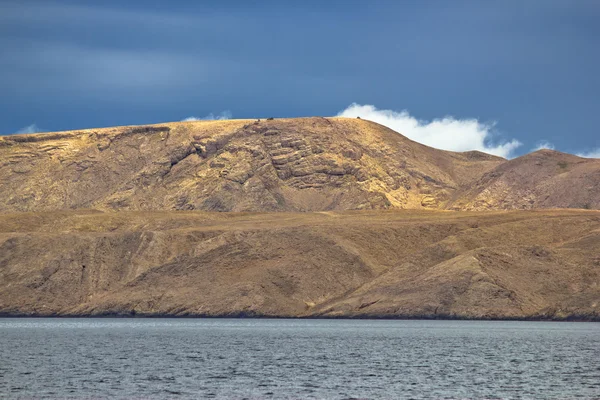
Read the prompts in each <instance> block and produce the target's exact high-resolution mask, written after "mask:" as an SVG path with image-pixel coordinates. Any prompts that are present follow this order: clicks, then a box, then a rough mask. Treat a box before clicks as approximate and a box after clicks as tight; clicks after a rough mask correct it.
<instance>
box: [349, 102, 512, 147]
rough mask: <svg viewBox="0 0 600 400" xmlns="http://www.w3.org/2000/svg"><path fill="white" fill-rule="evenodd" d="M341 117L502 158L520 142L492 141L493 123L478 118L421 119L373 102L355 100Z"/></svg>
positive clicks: (428, 142) (421, 140) (438, 144)
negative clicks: (383, 126) (375, 104)
mask: <svg viewBox="0 0 600 400" xmlns="http://www.w3.org/2000/svg"><path fill="white" fill-rule="evenodd" d="M338 116H339V117H361V118H363V119H367V120H369V121H373V122H377V123H379V124H381V125H385V126H387V127H388V128H391V129H393V130H395V131H396V132H399V133H401V134H402V135H404V136H406V137H408V138H409V139H412V140H414V141H416V142H419V143H422V144H425V145H427V146H431V147H435V148H438V149H442V150H451V151H469V150H479V151H483V152H486V153H490V154H494V155H497V156H501V157H507V158H508V157H511V155H512V153H513V152H514V150H515V149H517V148H518V147H519V146H521V142H519V141H518V140H516V139H512V140H511V141H509V142H496V143H493V142H492V139H493V136H494V135H495V134H494V132H493V128H494V124H493V123H491V124H488V123H482V122H479V121H478V120H477V119H456V118H454V117H451V116H446V117H443V118H440V119H434V120H432V121H423V120H418V119H416V118H415V117H413V116H412V115H410V114H409V113H408V111H406V110H403V111H400V112H397V111H393V110H379V109H377V108H376V107H375V106H372V105H360V104H356V103H352V104H351V105H350V106H349V107H348V108H346V109H345V110H343V111H341V112H340V113H338Z"/></svg>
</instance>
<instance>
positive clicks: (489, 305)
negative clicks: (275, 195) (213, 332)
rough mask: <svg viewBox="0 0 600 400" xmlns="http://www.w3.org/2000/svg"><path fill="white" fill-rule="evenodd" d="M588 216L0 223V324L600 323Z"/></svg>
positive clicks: (165, 216) (78, 215)
mask: <svg viewBox="0 0 600 400" xmlns="http://www.w3.org/2000/svg"><path fill="white" fill-rule="evenodd" d="M599 248H600V213H599V212H597V211H562V210H554V211H514V212H485V213H481V212H479V213H477V212H465V213H452V212H439V211H438V212H435V211H419V212H418V211H412V210H411V211H353V212H343V213H337V212H329V213H241V214H240V213H235V214H231V213H202V212H177V213H174V212H119V213H101V212H89V211H88V212H84V211H78V212H54V213H16V214H0V313H2V314H4V315H115V314H122V315H156V316H158V315H174V316H184V315H206V316H236V315H264V316H289V317H292V316H293V317H298V316H337V317H340V316H344V317H368V316H369V317H423V316H424V317H440V318H441V317H453V318H542V319H545V318H550V319H563V318H579V319H596V320H598V319H600V313H599V310H600V308H599V307H598V305H599V303H600V284H599V282H600V254H599V253H598V249H599Z"/></svg>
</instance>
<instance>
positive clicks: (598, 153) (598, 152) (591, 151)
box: [577, 148, 600, 158]
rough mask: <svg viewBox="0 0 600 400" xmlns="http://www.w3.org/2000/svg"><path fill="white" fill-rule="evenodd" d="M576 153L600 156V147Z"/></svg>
mask: <svg viewBox="0 0 600 400" xmlns="http://www.w3.org/2000/svg"><path fill="white" fill-rule="evenodd" d="M577 155H578V156H579V157H584V158H600V148H598V149H594V150H589V151H584V152H582V153H577Z"/></svg>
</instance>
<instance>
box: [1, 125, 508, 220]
mask: <svg viewBox="0 0 600 400" xmlns="http://www.w3.org/2000/svg"><path fill="white" fill-rule="evenodd" d="M0 160H1V163H2V164H1V166H0V191H1V192H2V193H5V194H6V195H5V196H3V197H2V198H0V210H2V211H41V210H61V209H80V208H86V209H88V208H94V209H99V210H206V211H322V210H346V209H380V208H422V207H427V208H440V207H443V206H444V205H445V203H446V202H447V201H448V199H450V198H451V197H452V195H453V194H454V193H455V192H456V191H457V190H459V189H460V188H462V187H465V186H468V185H469V184H470V183H471V182H474V181H475V180H477V179H479V178H480V177H481V176H482V174H483V173H485V172H486V171H490V170H492V169H493V168H495V167H496V166H498V165H500V164H501V163H503V162H504V160H503V159H501V158H498V157H494V156H489V155H486V154H483V153H478V152H469V153H451V152H445V151H440V150H435V149H432V148H429V147H426V146H423V145H420V144H418V143H415V142H412V141H410V140H408V139H407V138H405V137H403V136H401V135H399V134H397V133H396V132H394V131H392V130H390V129H387V128H385V127H383V126H381V125H378V124H375V123H372V122H368V121H363V120H358V119H356V120H355V119H343V118H301V119H282V120H270V121H268V120H262V121H255V120H252V121H249V120H234V121H196V122H179V123H171V124H164V125H154V126H144V127H120V128H108V129H90V130H82V131H73V132H63V133H46V134H37V135H19V136H17V135H14V136H5V137H1V138H0Z"/></svg>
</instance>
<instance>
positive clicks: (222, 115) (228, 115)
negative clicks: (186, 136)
mask: <svg viewBox="0 0 600 400" xmlns="http://www.w3.org/2000/svg"><path fill="white" fill-rule="evenodd" d="M232 116H233V115H232V114H231V111H229V110H225V111H221V112H220V113H219V114H217V115H215V114H213V113H210V114H208V115H207V116H206V117H202V118H198V117H187V118H184V119H182V120H181V121H183V122H186V121H204V120H215V119H216V120H222V119H231V117H232Z"/></svg>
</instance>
